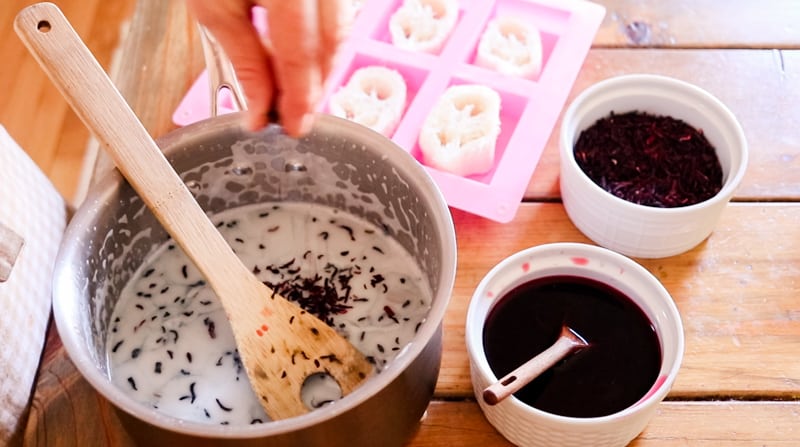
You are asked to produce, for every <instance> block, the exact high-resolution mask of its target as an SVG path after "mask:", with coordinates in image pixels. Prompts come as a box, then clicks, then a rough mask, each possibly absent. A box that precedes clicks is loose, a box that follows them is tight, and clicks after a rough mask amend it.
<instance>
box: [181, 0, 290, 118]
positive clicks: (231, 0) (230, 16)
mask: <svg viewBox="0 0 800 447" xmlns="http://www.w3.org/2000/svg"><path fill="white" fill-rule="evenodd" d="M187 5H188V6H189V9H190V11H191V12H192V14H193V15H194V16H195V18H196V19H197V20H198V21H199V22H200V23H201V24H203V25H204V26H205V27H206V28H207V29H208V30H209V31H210V32H211V33H212V34H213V35H214V37H215V38H216V39H217V41H219V43H220V45H221V46H222V48H224V49H225V53H226V54H227V56H228V58H229V59H230V60H231V63H232V64H233V67H234V70H235V71H236V77H237V78H238V80H239V83H240V84H241V85H242V89H243V90H244V93H245V96H246V97H247V109H248V113H247V118H246V122H245V126H246V127H247V128H248V129H250V130H257V129H260V128H262V127H264V126H266V125H267V112H268V111H269V107H270V104H271V103H272V97H273V95H274V85H275V83H274V80H273V73H272V72H271V67H270V63H269V56H268V53H267V50H266V48H265V47H264V46H263V45H262V43H261V40H260V37H259V35H258V32H257V31H256V29H255V27H254V26H253V24H252V21H251V18H250V7H251V2H250V1H247V0H226V1H222V2H217V1H213V2H210V1H206V0H187Z"/></svg>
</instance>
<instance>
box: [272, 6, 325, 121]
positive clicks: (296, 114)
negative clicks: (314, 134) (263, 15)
mask: <svg viewBox="0 0 800 447" xmlns="http://www.w3.org/2000/svg"><path fill="white" fill-rule="evenodd" d="M263 4H264V5H266V7H267V22H268V27H269V35H270V40H271V42H272V51H273V53H272V57H273V66H274V67H275V76H276V78H277V81H278V86H279V90H280V91H279V97H278V112H279V114H280V117H281V124H282V125H283V127H284V129H285V130H286V133H288V134H289V135H293V136H297V135H301V134H304V133H306V132H308V130H309V129H310V127H311V124H312V120H313V118H312V115H311V114H312V112H313V110H314V107H315V106H316V103H317V101H318V100H319V97H320V96H321V94H322V93H321V90H322V87H321V83H322V73H321V72H320V67H319V63H318V60H319V54H320V46H319V40H320V32H319V29H318V25H317V17H318V8H317V1H316V0H292V1H286V0H265V1H264V2H263Z"/></svg>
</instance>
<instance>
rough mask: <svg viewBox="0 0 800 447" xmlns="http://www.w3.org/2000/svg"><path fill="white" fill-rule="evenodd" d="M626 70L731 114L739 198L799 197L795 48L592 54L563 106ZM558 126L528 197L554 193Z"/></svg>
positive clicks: (799, 77) (799, 93)
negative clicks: (679, 87) (684, 87)
mask: <svg viewBox="0 0 800 447" xmlns="http://www.w3.org/2000/svg"><path fill="white" fill-rule="evenodd" d="M798 5H800V2H798ZM629 73H653V74H660V75H664V76H671V77H674V78H678V79H681V80H684V81H687V82H690V83H693V84H695V85H697V86H699V87H701V88H703V89H706V90H707V91H708V92H709V93H711V94H712V95H714V96H716V97H717V98H719V99H720V101H722V102H723V103H725V104H726V105H727V106H728V108H730V109H731V111H732V112H733V114H734V115H735V116H736V117H737V119H738V120H739V122H740V124H741V126H742V128H743V129H744V133H745V137H746V138H747V141H748V144H749V147H750V163H749V167H748V170H747V174H746V175H745V178H744V180H743V182H742V185H741V186H740V188H739V189H738V190H737V192H736V199H737V200H776V199H778V200H780V199H785V200H798V199H800V182H798V181H797V179H800V128H798V127H797V126H796V125H795V123H796V122H798V121H800V108H798V107H797V104H798V103H800V51H772V50H653V49H643V50H614V49H593V50H591V51H590V52H589V55H588V56H587V59H586V61H585V63H584V66H583V69H582V70H581V72H580V74H579V76H578V78H577V80H576V81H575V85H574V86H573V89H572V91H571V92H570V95H569V98H568V100H567V104H566V105H567V106H568V105H569V103H571V102H572V100H573V99H574V98H575V97H576V96H578V94H580V93H581V92H582V91H583V90H585V89H586V88H588V87H589V86H590V85H592V84H594V83H596V82H598V81H601V80H603V79H606V78H610V77H613V76H619V75H623V74H629ZM776 92H779V93H777V94H776ZM565 109H566V106H565ZM562 115H563V111H562ZM560 125H561V121H560V119H559V122H558V123H557V124H556V126H555V128H554V129H553V133H552V134H551V136H550V139H549V141H548V143H547V146H546V148H545V150H544V153H543V154H542V158H541V160H540V161H539V164H538V166H537V168H536V170H535V171H534V173H533V176H532V177H531V180H530V183H529V185H528V188H527V191H526V194H525V197H526V198H527V199H528V200H534V199H542V198H547V199H552V198H556V197H559V196H560V194H559V191H558V169H559V166H558V165H559V160H560V157H559V149H558V138H559V135H560V132H559V126H560Z"/></svg>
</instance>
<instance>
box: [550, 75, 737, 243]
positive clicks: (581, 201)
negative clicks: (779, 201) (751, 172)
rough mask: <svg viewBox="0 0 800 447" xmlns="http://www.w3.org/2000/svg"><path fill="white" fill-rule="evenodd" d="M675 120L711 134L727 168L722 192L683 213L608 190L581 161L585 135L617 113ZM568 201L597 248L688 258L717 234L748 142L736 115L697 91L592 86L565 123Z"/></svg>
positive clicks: (643, 83) (670, 84) (626, 82)
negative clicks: (577, 153) (577, 149)
mask: <svg viewBox="0 0 800 447" xmlns="http://www.w3.org/2000/svg"><path fill="white" fill-rule="evenodd" d="M612 111H613V112H614V113H616V114H622V113H625V112H631V111H640V112H647V113H650V114H653V115H662V116H671V117H673V118H676V119H680V120H683V121H685V122H686V123H687V124H689V125H691V126H692V127H694V128H696V129H700V130H702V131H703V133H704V134H705V136H706V138H707V139H708V141H709V143H711V145H713V146H714V148H715V149H716V151H717V156H718V158H719V161H720V164H721V166H722V175H723V185H722V189H721V190H720V191H719V192H718V193H717V194H716V195H715V196H714V197H712V198H710V199H708V200H705V201H703V202H700V203H697V204H694V205H690V206H685V207H680V208H657V207H651V206H645V205H639V204H635V203H632V202H629V201H626V200H624V199H621V198H619V197H616V196H614V195H613V194H611V193H609V192H607V191H605V190H603V189H602V188H601V187H600V186H598V185H597V184H596V183H595V182H594V181H592V179H590V178H589V177H588V176H587V175H586V174H585V173H584V172H583V170H582V169H581V168H580V166H578V163H577V162H576V161H575V157H574V153H573V146H574V144H575V142H576V141H577V140H578V136H579V135H580V133H581V132H582V131H583V130H584V129H586V128H588V127H590V126H591V125H592V124H594V123H595V122H596V121H597V120H599V119H600V118H604V117H606V116H608V115H609V114H610V113H611V112H612ZM560 146H561V172H560V173H561V175H560V184H561V197H562V199H563V202H564V208H565V209H566V211H567V214H568V215H569V218H570V219H571V220H572V223H573V224H575V226H576V227H577V228H578V229H579V230H580V231H581V232H583V234H585V235H586V236H587V237H588V238H589V239H591V240H593V241H594V242H595V243H597V244H598V245H601V246H603V247H606V248H609V249H612V250H614V251H617V252H619V253H622V254H625V255H628V256H633V257H639V258H662V257H667V256H673V255H677V254H680V253H683V252H685V251H688V250H690V249H692V248H694V247H695V246H697V245H698V244H699V243H700V242H702V241H703V240H705V239H706V238H707V237H708V236H709V235H710V234H711V232H712V230H713V229H714V227H715V226H716V224H717V221H718V220H719V217H720V215H721V214H722V211H723V209H724V208H725V206H726V205H727V203H728V202H729V201H730V199H731V197H732V196H733V193H734V190H735V189H736V188H737V187H738V186H739V184H740V183H741V181H742V178H743V177H744V173H745V170H746V168H747V158H748V154H747V141H746V140H745V137H744V132H743V131H742V128H741V126H740V125H739V122H738V121H737V120H736V117H734V115H733V113H731V111H730V110H728V108H727V107H725V105H724V104H723V103H722V102H720V101H719V100H718V99H717V98H715V97H713V96H712V95H711V94H709V93H708V92H706V91H705V90H702V89H700V88H699V87H696V86H694V85H692V84H689V83H686V82H684V81H680V80H677V79H672V78H668V77H664V76H658V75H647V74H640V75H624V76H619V77H615V78H610V79H607V80H604V81H601V82H598V83H597V84H595V85H593V86H591V87H589V88H588V89H586V90H585V91H583V92H582V93H581V94H580V95H579V96H578V97H577V98H575V100H574V101H573V102H572V103H571V104H570V106H569V108H568V109H567V111H566V112H565V114H564V118H563V120H562V123H561V140H560Z"/></svg>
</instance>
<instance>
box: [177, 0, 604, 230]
mask: <svg viewBox="0 0 800 447" xmlns="http://www.w3.org/2000/svg"><path fill="white" fill-rule="evenodd" d="M402 1H403V0H391V1H367V2H365V4H364V6H363V8H362V9H361V11H360V13H359V15H358V17H357V18H356V20H355V22H354V24H353V28H352V31H351V34H350V37H349V38H348V40H347V41H346V42H345V43H344V44H343V46H342V49H341V52H340V55H339V57H338V59H337V63H336V65H335V66H334V69H333V71H332V72H331V75H330V77H329V79H328V84H327V85H328V87H327V89H326V93H325V96H324V98H323V101H322V102H321V104H320V107H319V111H320V112H327V111H328V104H327V103H328V99H329V98H330V96H331V95H332V94H333V93H334V92H335V91H336V90H337V89H338V88H339V87H340V86H342V85H344V84H346V83H347V81H348V80H349V79H350V76H351V75H352V73H353V72H354V71H355V70H357V69H359V68H361V67H365V66H370V65H381V66H385V67H388V68H392V69H394V70H397V71H398V72H399V73H400V74H401V75H402V76H403V78H404V79H405V81H406V84H407V88H408V95H407V104H406V108H405V111H404V114H403V116H402V118H401V120H400V123H399V125H398V126H397V129H396V130H395V132H394V134H393V135H392V136H391V139H392V140H393V141H394V142H395V143H397V144H398V145H399V146H400V147H402V148H404V149H406V150H407V151H409V153H410V154H411V155H413V156H414V157H415V158H416V159H417V160H419V161H420V163H422V164H423V165H424V159H423V158H422V153H421V151H420V148H419V146H418V144H417V137H418V134H419V130H420V127H421V126H422V123H423V121H424V120H425V118H426V116H427V114H428V112H429V111H430V110H431V109H432V108H433V106H434V104H435V103H436V101H437V100H438V98H439V97H440V96H441V94H442V93H443V92H444V90H445V89H447V88H448V87H449V86H451V85H457V84H465V83H475V84H483V85H486V86H488V87H491V88H493V89H494V90H496V91H497V92H498V93H499V94H500V97H501V101H502V102H501V115H500V120H501V126H502V127H501V132H500V136H499V137H498V140H497V149H496V153H495V163H494V166H493V167H492V169H491V170H490V171H489V172H487V173H484V174H480V175H472V176H467V177H461V176H457V175H453V174H450V173H448V172H443V171H440V170H437V169H433V168H430V167H427V166H426V169H427V170H428V172H429V173H430V175H431V176H432V177H433V179H434V180H435V181H436V183H437V184H438V185H439V188H440V189H441V190H442V193H443V194H444V196H445V198H446V199H447V202H448V204H450V206H452V207H455V208H458V209H462V210H464V211H468V212H471V213H474V214H477V215H480V216H483V217H486V218H489V219H492V220H495V221H498V222H508V221H510V220H511V219H513V218H514V215H515V214H516V212H517V209H518V208H519V205H520V201H521V199H522V197H523V195H524V193H525V189H526V188H527V185H528V183H529V181H530V178H531V175H532V174H533V171H534V169H535V168H536V164H537V163H538V162H539V158H540V156H541V154H542V151H543V149H544V147H545V145H546V144H547V140H548V138H549V137H550V134H551V132H552V130H553V128H554V126H555V124H556V121H557V120H558V116H559V113H560V112H561V109H562V107H563V106H564V102H565V101H566V98H567V96H568V95H569V91H570V89H571V88H572V84H573V83H574V81H575V78H576V76H577V74H578V71H579V70H580V67H581V65H582V64H583V61H584V59H585V57H586V53H587V52H588V50H589V48H590V47H591V44H592V40H593V39H594V35H595V33H596V32H597V29H598V27H599V26H600V22H601V21H602V19H603V16H604V15H605V9H604V8H603V7H602V6H600V5H597V4H595V3H591V2H587V1H583V0H459V7H460V11H459V17H458V22H457V23H456V25H455V28H454V29H453V31H452V33H451V34H450V36H449V37H448V39H447V40H446V41H445V43H444V45H443V47H442V49H441V51H440V52H439V54H427V53H417V52H413V51H408V50H403V49H400V48H397V47H395V46H394V45H392V43H391V38H390V36H389V30H388V22H389V18H390V17H391V15H392V13H393V12H394V11H395V10H397V8H399V7H400V5H401V4H402ZM507 15H511V16H513V17H516V18H521V19H522V20H524V21H526V22H528V23H530V24H532V25H534V26H536V28H538V30H539V32H540V36H541V40H542V50H543V51H542V70H541V73H540V74H539V76H538V77H536V78H535V79H522V78H517V77H513V76H509V75H503V74H500V73H497V72H495V71H492V70H489V69H485V68H482V67H479V66H477V65H474V63H473V62H474V60H475V53H476V48H477V46H478V42H479V40H480V38H481V35H482V34H483V30H484V29H485V28H486V25H487V23H488V22H489V21H490V20H492V19H493V18H495V17H498V16H507ZM263 18H264V16H263V14H261V15H255V19H256V20H263ZM260 27H261V24H259V28H260ZM220 103H221V108H222V109H223V111H225V110H228V111H230V110H232V109H231V107H232V106H231V101H230V98H227V97H225V96H223V97H222V98H220ZM209 104H210V101H209V98H208V80H207V76H206V74H205V73H203V74H202V75H201V76H200V77H199V78H198V79H197V81H196V82H195V83H194V85H193V86H192V87H191V89H190V90H189V92H188V93H187V94H186V96H185V98H184V99H183V101H182V102H181V104H180V105H179V107H178V109H177V110H176V111H175V114H174V115H173V120H174V122H175V123H176V124H178V125H186V124H190V123H193V122H195V121H199V120H202V119H205V118H207V117H208V116H209V111H210V105H209Z"/></svg>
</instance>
